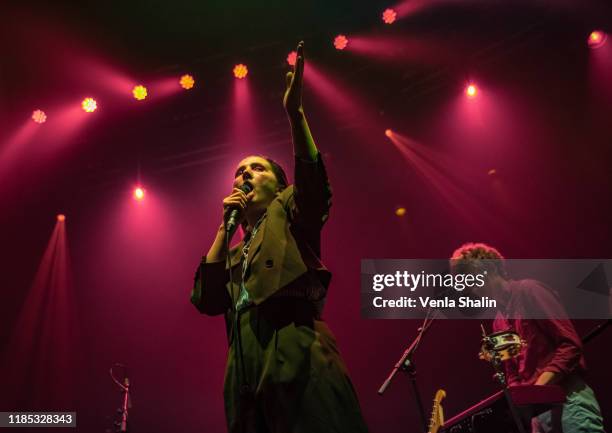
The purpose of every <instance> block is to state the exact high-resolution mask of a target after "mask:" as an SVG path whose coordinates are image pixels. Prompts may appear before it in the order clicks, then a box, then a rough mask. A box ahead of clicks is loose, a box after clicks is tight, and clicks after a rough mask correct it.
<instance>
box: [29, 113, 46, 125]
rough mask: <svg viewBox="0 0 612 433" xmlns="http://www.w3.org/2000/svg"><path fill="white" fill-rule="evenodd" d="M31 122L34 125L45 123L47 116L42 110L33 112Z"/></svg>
mask: <svg viewBox="0 0 612 433" xmlns="http://www.w3.org/2000/svg"><path fill="white" fill-rule="evenodd" d="M32 120H33V121H34V122H36V123H45V122H46V121H47V115H46V114H45V112H44V111H42V110H34V111H33V112H32Z"/></svg>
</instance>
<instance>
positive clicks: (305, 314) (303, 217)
mask: <svg viewBox="0 0 612 433" xmlns="http://www.w3.org/2000/svg"><path fill="white" fill-rule="evenodd" d="M297 53H298V57H297V62H296V65H295V67H294V71H293V72H289V73H288V74H287V89H286V91H285V95H284V98H283V103H284V106H285V110H286V112H287V115H288V117H289V123H290V125H291V131H292V137H293V150H294V155H295V172H294V178H295V183H294V184H293V185H288V182H287V178H286V176H285V173H284V171H283V169H282V167H280V166H279V165H278V164H277V163H275V162H274V161H273V160H271V159H269V158H266V157H263V156H249V157H247V158H245V159H243V160H242V161H241V162H240V163H239V164H238V167H237V170H236V173H235V176H234V184H233V187H234V189H233V192H232V193H231V194H230V195H229V196H228V197H226V198H225V199H224V200H223V208H224V222H223V223H222V224H221V225H220V226H219V229H218V231H217V235H216V237H215V240H214V241H213V244H212V246H211V247H210V249H209V251H208V253H207V254H206V255H205V256H204V257H203V259H202V262H201V264H200V266H198V269H197V272H196V277H195V283H194V288H193V290H192V293H191V302H192V303H193V304H194V305H195V306H196V308H197V309H198V310H199V311H200V312H201V313H203V314H208V315H220V314H224V315H225V322H226V328H227V335H228V342H229V351H228V357H227V366H226V371H225V385H224V399H225V413H226V420H227V426H228V431H229V432H232V433H234V432H240V433H243V432H257V433H263V432H266V433H267V432H275V433H276V432H278V433H281V432H282V433H289V432H309V433H310V432H321V433H325V432H330V433H331V432H336V433H338V432H365V431H367V428H366V426H365V423H364V421H363V418H362V415H361V411H360V408H359V403H358V401H357V397H356V395H355V392H354V390H353V386H352V384H351V381H350V379H349V377H348V374H347V370H346V367H345V365H344V363H343V361H342V359H341V357H340V354H339V353H338V349H337V348H336V342H335V339H334V336H333V335H332V333H331V332H330V330H329V328H328V327H327V325H326V324H325V322H323V321H322V319H321V314H322V309H323V305H324V302H325V296H326V292H327V287H328V284H329V281H330V277H331V274H330V273H329V271H328V270H327V269H326V268H325V266H323V264H322V263H321V260H320V257H321V253H320V249H321V248H320V244H321V241H320V232H321V228H322V226H323V224H324V223H325V221H326V219H327V216H328V211H329V207H330V199H331V190H330V188H329V184H328V180H327V175H326V173H325V167H324V165H323V161H322V159H321V154H320V153H319V152H318V150H317V147H316V146H315V143H314V140H313V138H312V135H311V133H310V129H309V127H308V123H307V122H306V117H305V115H304V110H303V107H302V81H303V74H304V44H303V42H300V43H299V45H298V48H297ZM229 219H232V220H235V222H236V224H240V225H241V226H242V228H243V230H244V233H245V235H244V238H243V239H242V240H241V242H240V243H239V244H238V245H236V246H235V247H233V248H231V249H229V251H228V245H229V238H230V237H231V236H232V234H233V230H232V227H229V228H230V230H229V231H228V230H227V229H228V227H227V226H228V225H230V226H232V225H233V224H231V223H230V224H228V220H229Z"/></svg>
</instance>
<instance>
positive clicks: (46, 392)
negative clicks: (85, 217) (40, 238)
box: [9, 221, 78, 404]
mask: <svg viewBox="0 0 612 433" xmlns="http://www.w3.org/2000/svg"><path fill="white" fill-rule="evenodd" d="M77 325H78V324H77V320H76V307H75V300H74V293H73V289H72V284H71V269H70V257H69V253H68V243H67V237H66V224H65V223H63V222H59V221H58V222H56V224H55V228H54V229H53V233H52V235H51V238H50V239H49V242H48V245H47V248H46V250H45V252H44V255H43V257H42V260H41V262H40V264H39V267H38V270H37V272H36V276H35V278H34V281H33V283H32V285H31V287H30V290H29V292H28V294H27V297H26V299H25V301H24V303H23V308H22V310H21V312H20V313H19V316H18V319H17V326H15V328H14V331H13V334H12V335H11V337H10V341H11V342H10V345H9V347H11V357H10V358H9V362H11V363H13V365H11V366H9V371H11V377H10V381H11V382H12V384H13V386H12V389H13V392H15V393H18V394H22V396H21V397H22V398H23V396H27V398H29V399H32V400H33V401H35V402H36V403H38V404H40V403H41V402H43V401H47V400H49V399H50V400H52V401H55V402H56V404H74V401H73V400H72V399H73V393H74V391H75V389H74V388H73V386H74V377H73V376H72V371H73V368H74V367H75V360H76V350H77V349H76V343H77V329H78V327H77ZM30 381H32V382H30ZM29 383H36V384H37V385H36V387H34V388H32V387H30V386H27V385H28V384H29ZM17 401H18V400H17Z"/></svg>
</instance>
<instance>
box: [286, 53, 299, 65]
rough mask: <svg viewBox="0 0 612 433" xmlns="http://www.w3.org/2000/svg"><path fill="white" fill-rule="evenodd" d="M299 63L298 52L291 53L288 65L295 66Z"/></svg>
mask: <svg viewBox="0 0 612 433" xmlns="http://www.w3.org/2000/svg"><path fill="white" fill-rule="evenodd" d="M296 61H297V52H296V51H291V52H290V53H289V54H288V55H287V63H288V64H289V65H291V66H295V62H296Z"/></svg>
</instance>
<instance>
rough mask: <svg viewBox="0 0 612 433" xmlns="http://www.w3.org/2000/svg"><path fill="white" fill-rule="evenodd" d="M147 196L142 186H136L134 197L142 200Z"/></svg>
mask: <svg viewBox="0 0 612 433" xmlns="http://www.w3.org/2000/svg"><path fill="white" fill-rule="evenodd" d="M144 196H145V190H144V189H143V188H142V187H140V186H139V187H136V188H135V189H134V198H135V199H136V200H138V201H141V200H142V199H144Z"/></svg>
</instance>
